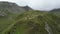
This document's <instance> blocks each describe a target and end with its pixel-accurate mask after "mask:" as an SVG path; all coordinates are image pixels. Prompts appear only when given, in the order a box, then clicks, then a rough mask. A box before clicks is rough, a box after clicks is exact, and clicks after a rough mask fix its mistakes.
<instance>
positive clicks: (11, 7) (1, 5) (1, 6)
mask: <svg viewBox="0 0 60 34" xmlns="http://www.w3.org/2000/svg"><path fill="white" fill-rule="evenodd" d="M27 10H32V9H31V8H30V7H28V6H24V7H22V6H18V5H17V4H16V3H11V2H0V16H1V15H2V16H4V15H6V13H12V14H16V13H21V12H25V11H27Z"/></svg>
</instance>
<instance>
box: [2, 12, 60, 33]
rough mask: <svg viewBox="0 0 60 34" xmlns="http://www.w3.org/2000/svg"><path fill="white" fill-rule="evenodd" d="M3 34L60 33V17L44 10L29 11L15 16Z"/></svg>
mask: <svg viewBox="0 0 60 34" xmlns="http://www.w3.org/2000/svg"><path fill="white" fill-rule="evenodd" d="M2 33H3V34H60V18H59V17H57V16H56V15H54V14H49V13H48V12H42V11H28V12H24V13H22V14H20V15H19V16H17V17H16V18H15V22H13V23H12V24H11V25H10V26H9V28H6V30H4V31H2Z"/></svg>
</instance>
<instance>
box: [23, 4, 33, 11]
mask: <svg viewBox="0 0 60 34" xmlns="http://www.w3.org/2000/svg"><path fill="white" fill-rule="evenodd" d="M23 8H25V9H26V10H27V11H29V10H33V9H32V8H31V7H29V6H28V5H26V6H24V7H23Z"/></svg>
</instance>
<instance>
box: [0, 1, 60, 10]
mask: <svg viewBox="0 0 60 34" xmlns="http://www.w3.org/2000/svg"><path fill="white" fill-rule="evenodd" d="M0 1H9V2H15V3H17V4H18V5H20V6H25V5H28V6H30V7H32V8H33V9H37V10H51V9H54V8H60V0H0Z"/></svg>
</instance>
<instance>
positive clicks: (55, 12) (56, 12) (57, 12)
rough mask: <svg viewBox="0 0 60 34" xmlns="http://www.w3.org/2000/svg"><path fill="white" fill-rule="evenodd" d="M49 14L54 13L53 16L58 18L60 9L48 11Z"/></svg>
mask: <svg viewBox="0 0 60 34" xmlns="http://www.w3.org/2000/svg"><path fill="white" fill-rule="evenodd" d="M50 13H54V14H55V15H57V16H58V17H60V8H58V9H53V10H51V11H50Z"/></svg>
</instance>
